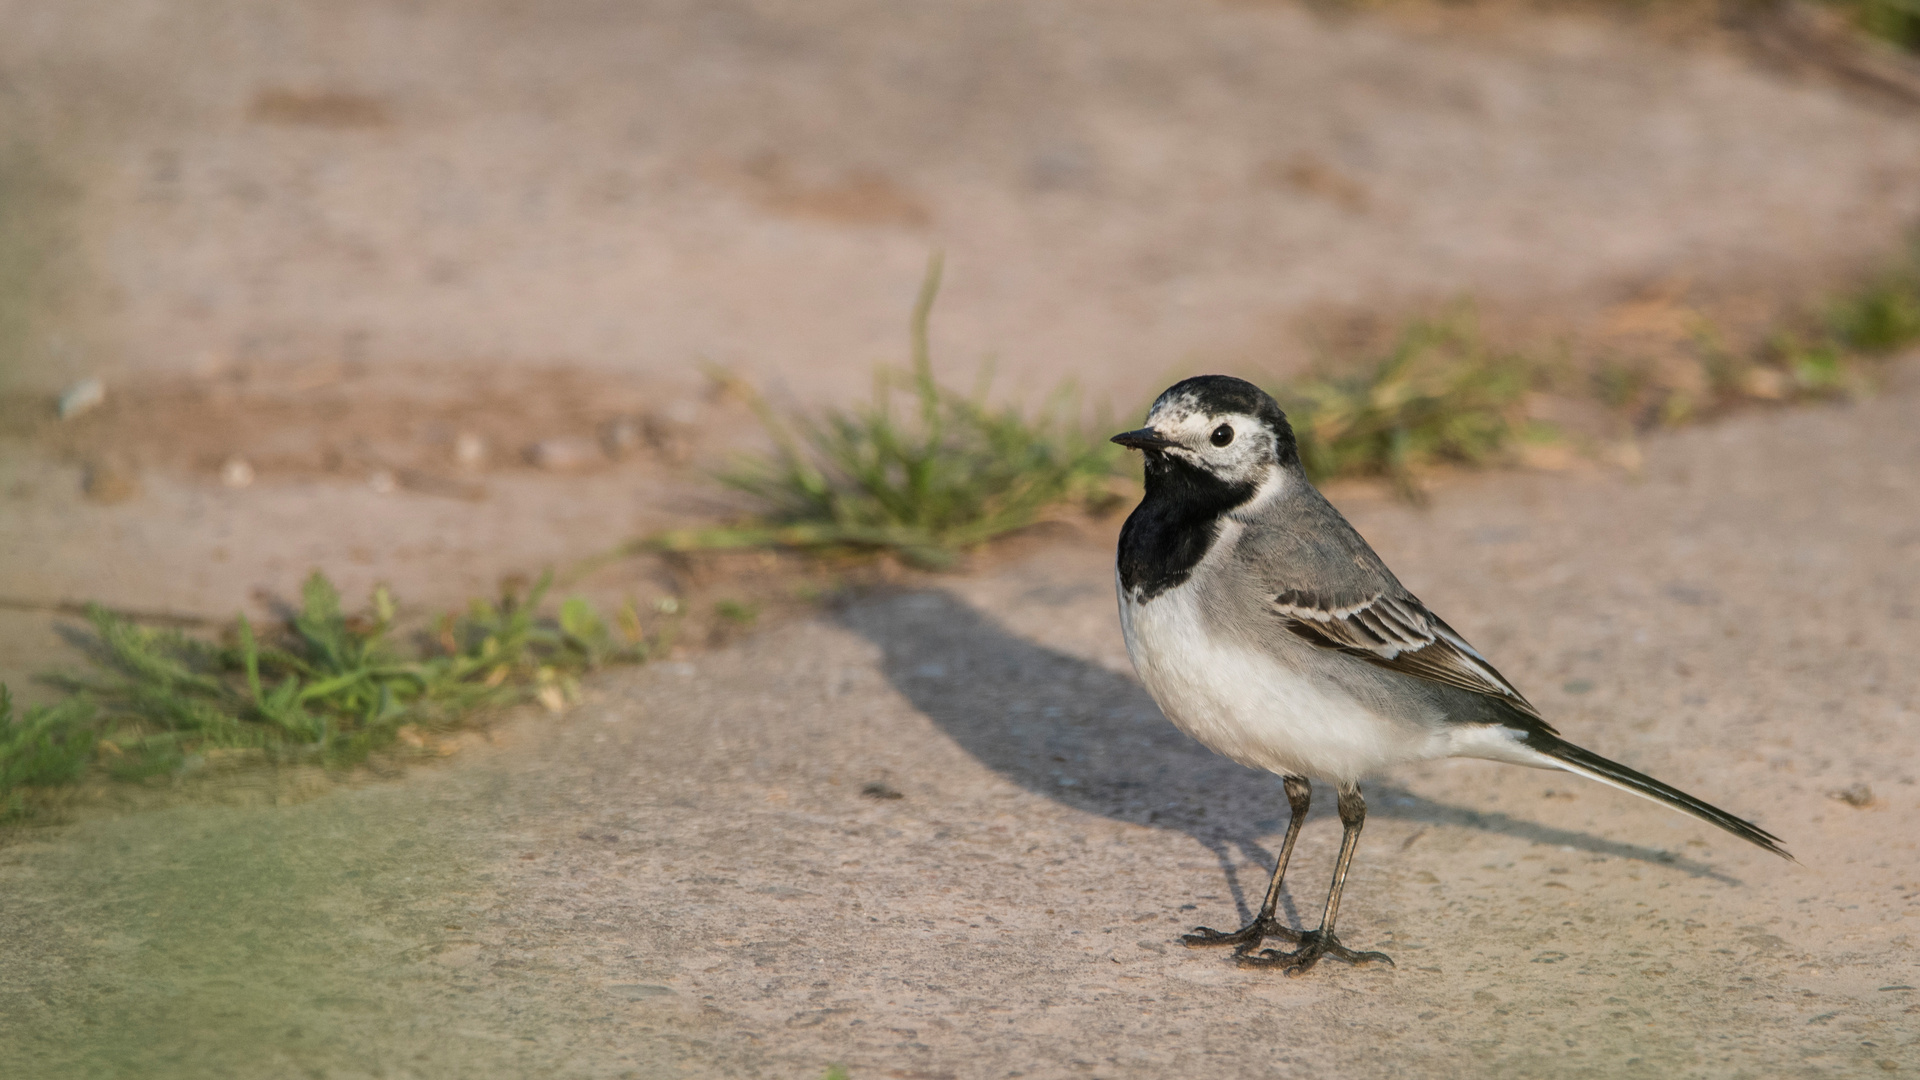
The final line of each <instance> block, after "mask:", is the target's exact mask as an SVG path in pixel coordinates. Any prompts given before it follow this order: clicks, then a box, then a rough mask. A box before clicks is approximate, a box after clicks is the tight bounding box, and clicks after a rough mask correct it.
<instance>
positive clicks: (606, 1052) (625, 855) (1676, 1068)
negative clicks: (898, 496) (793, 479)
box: [0, 379, 1920, 1078]
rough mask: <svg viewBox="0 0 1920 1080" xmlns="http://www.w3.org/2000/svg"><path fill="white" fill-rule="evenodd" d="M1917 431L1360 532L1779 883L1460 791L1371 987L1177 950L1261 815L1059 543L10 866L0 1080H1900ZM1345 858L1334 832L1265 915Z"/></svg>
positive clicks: (1100, 542) (1372, 922) (1365, 925)
mask: <svg viewBox="0 0 1920 1080" xmlns="http://www.w3.org/2000/svg"><path fill="white" fill-rule="evenodd" d="M1917 417H1920V385H1914V384H1913V383H1912V381H1911V379H1909V381H1908V384H1907V385H1906V386H1905V387H1904V388H1903V389H1900V390H1898V391H1896V392H1894V393H1892V394H1890V395H1888V396H1886V397H1884V398H1882V399H1879V400H1876V401H1872V402H1868V403H1865V404H1862V405H1858V406H1854V407H1836V408H1816V409H1807V410H1802V411H1792V412H1781V413H1773V414H1763V415H1752V416H1749V417H1746V418H1744V419H1741V420H1738V421H1736V422H1732V423H1728V424H1725V425H1723V426H1719V427H1715V428H1711V429H1704V430H1698V431H1693V432H1689V433H1686V434H1683V435H1679V436H1674V437H1668V438H1663V439H1660V440H1658V441H1657V442H1656V443H1655V444H1654V445H1653V446H1652V447H1651V448H1650V454H1649V460H1650V461H1651V462H1652V464H1651V466H1650V468H1649V470H1648V475H1647V476H1646V478H1645V479H1644V481H1642V482H1640V483H1630V482H1627V481H1624V480H1620V479H1617V478H1613V477H1609V476H1604V475H1599V474H1594V475H1584V474H1583V475H1576V476H1572V477H1564V476H1563V477H1539V476H1526V475H1505V476H1489V477H1486V478H1483V479H1480V480H1475V481H1472V482H1470V483H1467V484H1464V485H1461V486H1459V487H1456V488H1452V489H1449V490H1448V491H1446V492H1444V493H1443V495H1442V497H1441V498H1440V500H1439V501H1438V503H1437V504H1436V505H1435V506H1434V507H1433V508H1432V509H1431V510H1430V511H1425V512H1422V511H1417V510H1413V509H1409V508H1407V507H1404V506H1401V505H1398V504H1393V503H1388V502H1370V501H1364V500H1363V501H1360V502H1355V503H1351V504H1350V505H1349V509H1350V510H1351V512H1352V514H1353V517H1354V518H1355V520H1356V522H1357V523H1358V524H1359V525H1360V527H1361V528H1362V530H1363V531H1364V532H1366V533H1367V534H1368V535H1369V536H1370V537H1371V538H1373V539H1374V541H1375V542H1376V544H1377V546H1378V547H1379V548H1380V549H1381V551H1382V552H1383V554H1384V555H1385V556H1386V557H1387V558H1388V560H1389V561H1390V562H1392V563H1393V565H1394V566H1395V567H1396V568H1397V569H1398V570H1399V571H1400V572H1401V575H1402V577H1403V578H1404V579H1405V580H1406V581H1407V582H1408V584H1409V585H1410V586H1411V587H1412V588H1413V589H1414V590H1415V591H1417V592H1418V593H1420V594H1421V596H1422V597H1424V598H1425V599H1427V600H1428V601H1429V602H1431V603H1432V604H1434V605H1435V607H1436V608H1437V609H1438V610H1440V611H1442V612H1444V613H1445V614H1446V616H1447V617H1448V618H1449V620H1450V621H1451V622H1453V623H1454V624H1455V625H1456V626H1459V627H1460V628H1461V629H1462V630H1463V631H1464V632H1466V633H1467V634H1469V635H1470V636H1471V638H1472V639H1473V640H1475V641H1476V643H1478V644H1479V645H1481V646H1482V647H1483V648H1484V649H1485V650H1486V651H1487V652H1489V653H1490V654H1491V655H1492V656H1493V657H1495V658H1496V659H1497V661H1498V662H1499V663H1500V665H1501V666H1502V668H1503V669H1504V670H1506V672H1507V673H1508V674H1509V675H1511V676H1512V677H1513V678H1514V679H1515V680H1516V682H1517V683H1518V684H1519V685H1521V686H1522V687H1523V688H1525V689H1526V690H1527V692H1528V693H1529V695H1530V696H1531V697H1532V698H1533V699H1534V700H1535V701H1537V702H1539V703H1540V704H1541V706H1542V708H1543V709H1544V710H1545V711H1546V712H1547V713H1548V715H1549V716H1551V717H1552V718H1553V719H1554V720H1555V722H1556V723H1557V724H1558V725H1559V726H1560V727H1561V728H1562V730H1563V731H1565V732H1566V733H1567V734H1568V735H1569V736H1571V737H1573V738H1575V739H1576V740H1578V741H1580V742H1582V743H1584V744H1586V745H1588V746H1591V747H1593V748H1594V749H1596V750H1598V751H1600V752H1603V753H1606V754H1609V755H1611V756H1614V757H1618V758H1620V759H1623V760H1625V761H1627V762H1629V763H1632V764H1634V765H1636V766H1640V767H1643V768H1645V769H1647V770H1649V771H1651V772H1653V773H1654V774H1656V775H1658V776H1661V777H1663V778H1665V779H1667V780H1670V781H1672V782H1674V783H1677V784H1679V785H1680V786H1682V787H1684V788H1686V789H1688V790H1690V791H1693V792H1696V793H1698V794H1700V795H1702V796H1703V797H1706V798H1708V799H1710V800H1712V801H1715V802H1717V803H1720V804H1722V805H1725V806H1727V807H1728V808H1730V809H1732V810H1735V811H1736V812H1740V813H1743V814H1751V815H1753V816H1754V817H1756V818H1757V819H1759V820H1760V821H1761V822H1762V823H1763V824H1765V825H1766V826H1768V827H1769V828H1772V829H1774V830H1776V831H1778V832H1780V833H1781V834H1782V835H1783V836H1785V837H1786V839H1787V842H1788V844H1789V846H1790V847H1791V848H1792V849H1793V850H1794V852H1795V853H1796V854H1797V855H1798V856H1799V857H1800V859H1801V864H1800V865H1788V864H1785V863H1782V862H1780V861H1778V860H1776V859H1773V858H1771V857H1769V856H1767V855H1764V854H1762V853H1760V852H1758V851H1756V850H1754V849H1751V848H1748V847H1746V846H1744V845H1740V844H1738V843H1736V842H1735V841H1733V840H1731V839H1730V838H1728V837H1726V836H1724V835H1722V834H1720V833H1717V832H1715V831H1712V830H1710V829H1708V828H1707V827H1705V826H1701V825H1697V824H1695V823H1694V822H1692V821H1690V820H1688V819H1685V818H1681V817H1679V816H1676V815H1673V814H1670V813H1668V812H1666V811H1663V810H1661V809H1659V808H1657V807H1655V806H1653V805H1652V804H1650V803H1644V802H1641V801H1639V800H1634V799H1631V798H1629V797H1627V796H1624V795H1620V794H1616V793H1613V792H1610V791H1607V790H1604V789H1601V788H1598V787H1596V786H1593V785H1588V784H1583V783H1580V782H1578V781H1575V780H1572V779H1569V778H1562V777H1559V776H1557V775H1555V774H1547V773H1537V772H1530V771H1525V770H1520V769H1513V768H1507V767H1500V766H1494V765H1489V764H1483V763H1451V764H1445V765H1437V766H1431V767H1423V768H1419V769H1410V770H1405V771H1403V772H1401V773H1397V774H1395V775H1393V776H1390V777H1383V778H1381V779H1380V780H1378V781H1376V782H1375V783H1373V784H1372V785H1370V786H1369V788H1368V791H1369V798H1370V801H1371V803H1372V806H1373V808H1374V813H1373V816H1372V817H1371V818H1370V819H1369V823H1368V828H1367V834H1366V838H1365V840H1364V842H1363V845H1362V849H1361V857H1360V859H1359V862H1358V864H1357V869H1356V872H1355V875H1354V877H1353V879H1352V884H1351V888H1350V890H1349V893H1348V901H1347V907H1346V908H1345V910H1344V912H1343V917H1344V918H1343V925H1344V927H1345V928H1346V934H1347V937H1348V940H1349V941H1350V942H1352V943H1354V944H1356V945H1364V946H1369V947H1378V948H1382V949H1384V950H1386V951H1387V952H1389V953H1391V954H1392V955H1393V956H1394V957H1395V958H1396V960H1397V961H1398V967H1396V968H1394V969H1391V970H1353V969H1347V968H1342V967H1338V966H1334V967H1328V968H1324V969H1322V970H1320V971H1318V972H1316V973H1315V974H1314V975H1313V976H1312V977H1310V978H1306V979H1300V980H1286V979H1282V978H1275V977H1271V976H1269V975H1266V974H1261V973H1252V972H1244V971H1240V970H1237V969H1235V968H1233V967H1232V966H1231V965H1230V964H1228V963H1227V962H1226V961H1225V960H1224V958H1223V957H1221V956H1219V955H1218V954H1215V953H1207V952H1194V951H1188V950H1186V949H1183V948H1181V947H1179V946H1178V945H1177V944H1176V943H1175V938H1176V935H1177V934H1178V933H1179V932H1181V931H1182V930H1184V929H1185V928H1186V927H1188V926H1190V925H1192V924H1194V923H1197V922H1206V923H1210V924H1214V925H1224V924H1232V923H1235V922H1237V921H1238V920H1239V919H1240V918H1242V917H1243V916H1244V915H1245V913H1246V906H1247V904H1248V903H1249V902H1250V898H1251V897H1252V896H1253V895H1255V894H1256V893H1257V891H1258V889H1259V888H1260V885H1261V882H1262V881H1263V879H1264V873H1265V869H1264V868H1265V866H1267V865H1270V864H1269V862H1268V860H1269V859H1270V852H1271V850H1272V844H1273V842H1274V840H1275V837H1276V834H1277V832H1278V830H1279V828H1280V825H1281V820H1280V819H1281V817H1282V816H1283V813H1284V811H1283V809H1282V806H1283V804H1282V802H1281V800H1280V798H1279V793H1278V786H1277V783H1276V782H1275V781H1274V780H1273V779H1272V778H1270V777H1267V776H1263V775H1256V774H1254V773H1252V772H1249V771H1246V770H1243V769H1240V768H1239V767H1237V766H1233V765H1231V764H1229V763H1227V762H1225V761H1224V760H1222V759H1219V758H1217V757H1214V756H1212V755H1210V754H1208V753H1206V752H1205V751H1203V750H1201V749H1200V748H1198V747H1197V746H1196V745H1195V744H1193V743H1191V742H1189V741H1187V740H1186V739H1185V738H1184V737H1182V736H1180V735H1178V734H1177V733H1175V732H1174V731H1173V729H1172V728H1171V727H1170V726H1168V725H1167V724H1166V723H1165V722H1164V721H1163V720H1161V719H1160V718H1159V717H1158V715H1157V713H1156V711H1155V710H1154V708H1153V706H1152V703H1151V702H1150V701H1149V700H1148V699H1147V698H1146V697H1145V695H1144V694H1143V693H1142V692H1141V690H1140V689H1139V688H1138V686H1137V684H1136V683H1135V682H1134V681H1133V680H1132V679H1131V677H1130V676H1128V675H1127V674H1125V671H1124V668H1125V661H1124V657H1123V655H1122V653H1121V649H1120V645H1119V642H1118V640H1117V634H1116V631H1115V628H1114V618H1113V613H1112V598H1111V592H1110V589H1111V586H1110V580H1111V579H1110V576H1109V575H1110V570H1109V563H1108V561H1107V560H1108V555H1107V552H1106V549H1105V538H1102V537H1092V538H1089V539H1088V541H1087V542H1086V543H1084V544H1078V545H1075V544H1064V545H1059V546H1054V547H1049V548H1046V549H1043V550H1041V551H1039V552H1038V553H1036V554H1035V555H1033V556H1032V557H1031V558H1028V559H1025V560H1023V561H1021V562H1019V563H1016V564H1013V565H1010V566H1007V567H1005V568H1002V569H1000V570H998V571H995V572H993V573H991V574H988V575H985V576H981V577H976V578H963V579H957V580H954V581H953V582H952V584H951V586H950V587H949V588H947V589H945V590H937V591H921V592H911V593H906V594H895V595H874V596H869V597H867V598H864V599H860V600H857V601H855V602H853V603H851V604H849V605H848V606H846V607H845V608H844V609H842V610H839V611H836V612H832V613H829V614H826V615H823V616H822V617H820V618H818V619H816V620H812V621H808V622H805V623H801V624H794V625H788V626H786V627H783V628H779V629H776V630H773V631H770V632H768V633H766V634H763V635H760V636H757V637H754V638H752V639H750V640H748V641H747V642H745V643H743V644H741V645H739V646H737V647H734V648H730V649H727V650H723V651H720V652H717V653H714V654H710V655H707V656H703V657H701V658H699V660H698V661H697V662H696V663H693V664H661V665H655V666H652V667H649V668H645V669H641V670H638V671H634V672H631V673H627V674H621V675H614V676H609V677H607V678H605V679H602V680H599V681H598V682H597V683H596V684H595V690H594V695H593V698H592V700H591V701H590V702H589V703H588V704H586V705H584V706H582V707H580V708H578V709H576V710H575V711H573V712H572V713H570V714H568V715H567V716H565V717H564V718H560V719H553V718H548V717H545V716H538V717H528V718H525V719H523V720H521V721H519V722H516V723H514V724H511V725H509V726H507V727H505V728H503V729H501V730H500V731H498V732H497V734H496V737H495V740H494V742H493V743H492V744H491V745H486V744H482V743H475V744H474V745H472V746H470V747H469V748H468V749H467V750H465V751H463V752H462V753H461V754H459V755H457V756H456V757H454V758H453V759H452V760H451V761H450V762H449V763H448V764H446V765H445V766H441V767H429V768H421V769H417V770H414V771H412V772H410V773H408V774H407V776H406V777H405V779H404V780H402V781H394V782H381V783H369V784H366V785H364V786H360V787H354V788H347V789H336V790H331V791H326V790H322V791H320V793H318V794H317V795H312V794H311V793H309V795H310V797H307V798H305V800H304V801H299V800H286V801H287V803H288V804H286V805H270V803H271V802H272V801H273V800H274V798H275V797H276V796H275V793H276V792H278V793H279V794H280V795H281V796H284V795H285V794H286V793H287V791H288V790H289V789H288V788H287V786H286V785H285V784H280V785H277V786H276V785H275V784H274V783H272V782H269V781H266V780H261V781H259V783H258V785H257V786H254V785H249V784H246V783H236V784H233V785H230V786H227V787H226V788H225V789H224V790H226V791H228V792H229V796H228V798H229V801H230V802H231V803H233V805H209V804H207V803H206V802H204V801H200V802H191V803H188V804H184V805H176V806H173V807H171V808H166V809H158V810H150V811H147V812H142V813H132V814H118V815H115V814H104V813H98V814H93V815H90V816H88V817H86V818H85V819H84V820H81V821H79V822H76V823H74V824H70V825H65V826H60V827H57V828H51V829H47V830H44V831H37V832H35V833H34V834H32V836H31V838H30V839H29V840H27V841H26V842H22V843H15V844H13V845H11V846H9V847H7V848H5V849H4V850H0V897H4V898H5V899H4V901H0V940H3V941H5V942H7V943H8V944H7V946H6V962H5V964H4V965H0V1028H3V1029H4V1030H5V1031H6V1032H7V1033H8V1036H7V1038H6V1039H5V1040H0V1073H4V1074H5V1075H7V1076H10V1077H14V1076H17V1077H34V1078H38V1077H56V1076H60V1077H64V1076H80V1075H126V1074H129V1073H137V1074H139V1075H142V1076H150V1077H168V1076H182V1077H184V1076H195V1077H201V1076H231V1077H270V1076H285V1075H290V1074H297V1073H307V1074H311V1075H322V1074H324V1075H328V1076H335V1077H351V1076H386V1077H394V1076H414V1077H439V1076H447V1077H452V1076H463V1077H464V1076H483V1075H500V1076H505V1075H514V1076H526V1075H543V1076H556V1077H575V1076H578V1077H590V1076H591V1077H606V1076H637V1077H663V1076H678V1075H685V1076H701V1077H707V1076H798V1077H809V1076H818V1075H821V1074H822V1073H823V1071H824V1070H825V1069H826V1068H827V1066H828V1065H829V1064H830V1063H842V1064H845V1065H846V1066H848V1068H849V1070H850V1075H852V1076H854V1077H856V1078H864V1077H885V1076H899V1077H913V1076H919V1077H938V1076H952V1077H1006V1076H1016V1075H1024V1076H1110V1077H1143V1078H1145V1077H1165V1076H1171V1075H1206V1076H1220V1077H1238V1076H1247V1077H1257V1076H1302V1077H1305V1076H1326V1075H1339V1076H1343V1077H1398V1076H1431V1077H1469V1076H1471V1077H1486V1076H1512V1077H1537V1076H1555V1077H1622V1076H1629V1077H1631V1076H1645V1077H1657V1078H1668V1077H1676V1076H1705V1077H1794V1076H1804V1077H1829V1076H1881V1075H1887V1076H1907V1075H1914V1074H1915V1073H1916V1072H1920V990H1915V989H1913V988H1914V987H1915V986H1920V952H1917V951H1916V942H1915V934H1916V931H1920V927H1917V926H1916V924H1915V920H1916V919H1920V876H1917V875H1920V871H1916V866H1917V865H1920V862H1917V860H1916V839H1915V838H1916V837H1917V836H1920V787H1916V784H1915V782H1916V780H1917V779H1920V743H1917V742H1916V740H1915V739H1914V737H1913V733H1914V728H1915V724H1916V723H1920V672H1917V669H1916V668H1915V666H1914V665H1913V663H1912V657H1913V656H1914V655H1915V654H1916V650H1920V618H1917V617H1916V612H1917V611H1920V532H1917V531H1916V525H1915V523H1916V522H1920V482H1916V480H1915V479H1914V477H1913V475H1912V471H1911V469H1910V467H1909V466H1910V463H1911V462H1913V461H1915V460H1920V424H1916V422H1915V420H1916V418H1917ZM869 784H882V785H885V786H886V787H888V788H890V789H891V790H894V791H897V792H899V793H900V795H901V796H902V797H900V798H898V799H891V798H883V799H877V798H873V797H870V796H866V795H863V794H862V792H863V788H864V787H865V786H866V785H869ZM1856 785H1864V787H1856ZM1849 788H1853V789H1854V793H1855V798H1856V800H1858V801H1864V805H1861V806H1855V805H1852V804H1851V803H1849V802H1846V801H1841V800H1838V799H1836V798H1834V797H1833V794H1832V793H1833V792H1836V791H1841V790H1845V789H1849ZM1324 802H1325V800H1324V799H1323V800H1322V803H1323V804H1324ZM1336 835H1337V830H1336V828H1335V823H1334V822H1333V821H1331V814H1330V808H1329V807H1327V806H1325V805H1321V806H1320V807H1318V808H1317V809H1316V811H1315V818H1314V820H1313V822H1312V823H1311V824H1309V826H1308V829H1307V832H1306V834H1305V837H1304V839H1303V840H1302V848H1301V851H1300V853H1299V854H1298V855H1297V856H1296V866H1297V867H1298V870H1297V874H1298V877H1297V878H1296V884H1295V888H1294V891H1293V892H1292V893H1291V895H1290V896H1289V898H1288V908H1287V910H1288V911H1289V913H1294V914H1298V913H1303V912H1304V913H1310V912H1312V911H1313V910H1314V906H1315V905H1316V903H1317V899H1318V895H1319V891H1320V889H1321V888H1322V886H1323V879H1324V875H1325V873H1326V871H1327V867H1328V865H1329V864H1330V861H1331V856H1332V850H1333V846H1334V843H1335V840H1336Z"/></svg>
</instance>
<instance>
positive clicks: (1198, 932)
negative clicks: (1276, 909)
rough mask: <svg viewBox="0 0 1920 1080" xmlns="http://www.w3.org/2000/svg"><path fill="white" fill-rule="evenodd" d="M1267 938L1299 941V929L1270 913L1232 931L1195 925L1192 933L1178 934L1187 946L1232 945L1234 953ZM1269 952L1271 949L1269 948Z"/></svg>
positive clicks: (1245, 950)
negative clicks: (1227, 931)
mask: <svg viewBox="0 0 1920 1080" xmlns="http://www.w3.org/2000/svg"><path fill="white" fill-rule="evenodd" d="M1267 938H1279V939H1280V940H1281V941H1299V940H1300V931H1298V930H1295V929H1294V928H1293V927H1291V926H1288V925H1286V924H1285V923H1283V922H1281V921H1280V920H1278V919H1276V918H1274V917H1273V916H1271V915H1266V916H1261V917H1258V918H1255V919H1254V920H1253V921H1252V922H1250V923H1248V924H1247V925H1245V926H1243V927H1241V928H1240V929H1238V930H1235V931H1233V932H1232V933H1222V932H1220V931H1218V930H1211V929H1208V928H1207V927H1204V926H1196V927H1194V928H1193V933H1191V934H1182V935H1180V941H1181V944H1184V945H1186V946H1187V947H1188V948H1198V947H1204V946H1208V945H1232V946H1233V947H1234V949H1233V951H1234V952H1236V953H1244V952H1247V951H1249V950H1251V949H1255V948H1258V947H1259V946H1260V943H1261V942H1262V941H1264V940H1266V939H1267ZM1268 951H1269V952H1271V951H1272V950H1271V949H1269V950H1268Z"/></svg>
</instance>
